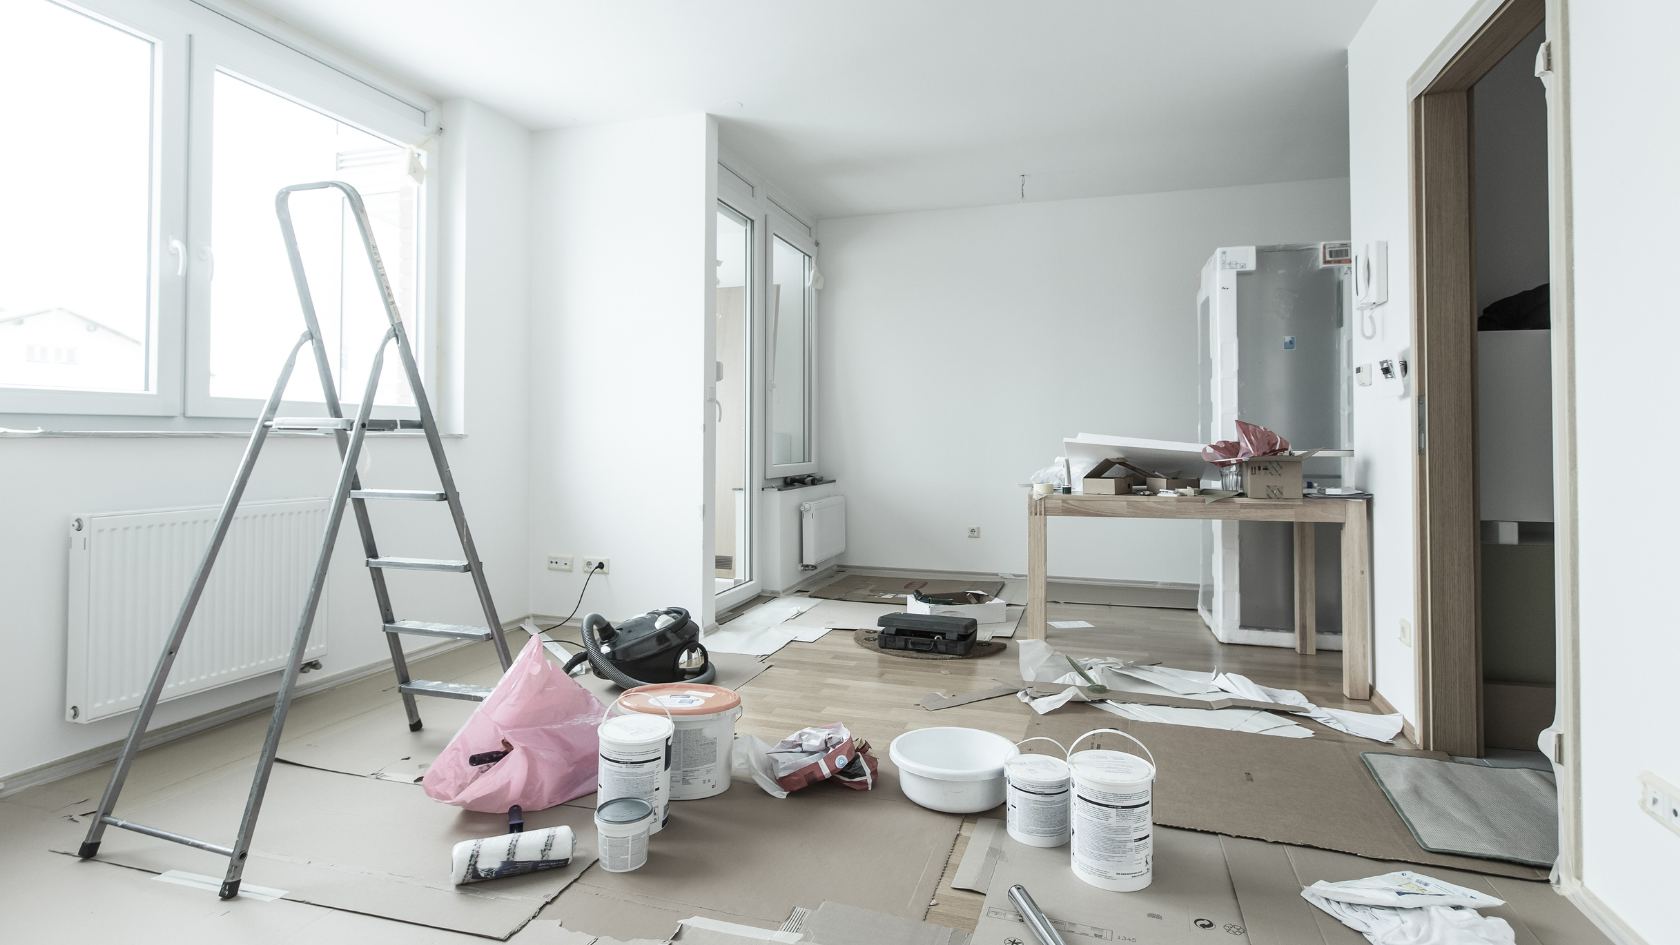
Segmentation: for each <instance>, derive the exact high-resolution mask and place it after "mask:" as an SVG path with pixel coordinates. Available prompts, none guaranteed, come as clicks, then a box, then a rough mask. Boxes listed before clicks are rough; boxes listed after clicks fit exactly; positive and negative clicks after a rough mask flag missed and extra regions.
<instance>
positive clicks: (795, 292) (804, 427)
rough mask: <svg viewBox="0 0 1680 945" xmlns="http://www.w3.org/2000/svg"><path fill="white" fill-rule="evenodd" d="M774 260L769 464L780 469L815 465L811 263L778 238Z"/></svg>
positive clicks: (772, 261) (805, 256)
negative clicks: (809, 369) (809, 349)
mask: <svg viewBox="0 0 1680 945" xmlns="http://www.w3.org/2000/svg"><path fill="white" fill-rule="evenodd" d="M772 243H773V245H774V249H772V250H771V255H772V259H771V260H770V270H771V275H770V278H771V281H772V282H773V283H774V285H772V286H770V299H769V302H770V328H771V331H772V332H774V335H773V337H772V339H771V348H770V353H771V362H770V372H771V374H770V463H771V465H773V466H782V465H786V464H789V463H805V462H810V460H811V448H810V442H809V440H810V435H809V432H808V430H809V427H810V423H809V407H808V402H809V397H808V396H807V388H808V386H809V385H808V383H807V376H806V364H807V358H806V353H805V346H806V344H807V342H808V339H807V338H806V337H805V335H806V328H807V326H808V325H809V323H810V319H809V317H808V315H809V313H808V311H807V306H806V299H807V294H806V291H805V282H806V279H807V278H808V276H809V271H810V267H811V257H809V256H807V255H805V254H804V253H802V252H800V251H799V250H797V249H795V248H794V247H793V245H792V244H790V243H788V242H786V241H784V240H783V239H782V238H781V237H777V238H776V239H775V240H773V241H772Z"/></svg>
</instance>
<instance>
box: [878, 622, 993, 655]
mask: <svg viewBox="0 0 1680 945" xmlns="http://www.w3.org/2000/svg"><path fill="white" fill-rule="evenodd" d="M875 624H876V626H878V627H880V628H881V631H880V639H881V649H883V650H915V651H917V652H920V653H942V654H945V655H947V656H967V655H968V654H969V651H970V650H973V649H974V640H975V635H976V633H977V632H978V631H979V627H980V625H979V624H978V623H976V622H975V620H974V618H973V617H941V616H937V615H935V614H887V615H885V616H883V617H881V618H880V619H879V620H877V621H875Z"/></svg>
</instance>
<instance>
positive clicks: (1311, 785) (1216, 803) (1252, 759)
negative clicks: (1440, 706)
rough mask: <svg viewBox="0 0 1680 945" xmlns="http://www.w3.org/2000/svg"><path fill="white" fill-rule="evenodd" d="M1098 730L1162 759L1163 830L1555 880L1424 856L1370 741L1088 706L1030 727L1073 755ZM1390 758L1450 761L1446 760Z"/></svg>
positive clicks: (1158, 796)
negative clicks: (1072, 748) (1166, 721)
mask: <svg viewBox="0 0 1680 945" xmlns="http://www.w3.org/2000/svg"><path fill="white" fill-rule="evenodd" d="M1098 728H1115V729H1119V730H1121V731H1124V732H1128V733H1130V734H1132V735H1134V736H1136V737H1137V738H1138V739H1139V740H1141V741H1142V742H1143V743H1144V744H1145V745H1147V746H1149V749H1150V751H1151V752H1153V753H1154V755H1155V760H1156V763H1157V767H1158V771H1159V776H1158V780H1157V781H1156V783H1155V822H1156V823H1157V824H1162V825H1167V826H1173V827H1183V828H1187V829H1191V830H1206V831H1211V832H1214V833H1223V834H1228V835H1230V836H1235V837H1250V838H1253V839H1257V840H1271V841H1276V842H1280V843H1291V844H1298V845H1302V846H1312V847H1319V848H1322V849H1326V850H1337V851H1340V852H1343V853H1352V854H1355V855H1358V856H1367V857H1372V858H1376V859H1384V860H1398V861H1401V862H1405V863H1415V864H1421V865H1426V866H1446V867H1451V868H1456V869H1462V870H1469V871H1474V872H1479V873H1491V874H1494V875H1498V876H1513V877H1518V878H1523V879H1540V878H1544V877H1545V875H1546V873H1545V872H1544V871H1542V870H1538V869H1536V868H1534V867H1530V866H1521V865H1518V864H1515V863H1501V862H1499V861H1496V860H1479V859H1475V858H1472V857H1465V856H1453V855H1449V854H1440V853H1430V852H1429V851H1427V850H1424V849H1423V848H1422V847H1420V846H1418V843H1417V840H1415V839H1414V838H1413V837H1412V833H1411V831H1410V830H1408V829H1407V828H1406V824H1405V822H1404V821H1402V820H1401V819H1400V815H1399V814H1398V813H1396V812H1395V810H1394V805H1392V804H1390V803H1389V801H1388V798H1387V797H1385V796H1383V793H1382V789H1381V788H1380V787H1379V786H1378V785H1377V782H1376V780H1375V779H1374V778H1372V777H1371V774H1370V772H1369V771H1368V770H1366V768H1365V764H1364V762H1362V761H1361V760H1360V758H1359V755H1360V752H1361V751H1363V750H1365V749H1366V748H1368V747H1369V745H1370V742H1367V741H1364V740H1357V741H1355V740H1349V741H1336V740H1333V739H1330V738H1324V737H1317V736H1315V737H1313V738H1302V739H1293V738H1272V737H1269V736H1263V735H1253V734H1249V733H1245V732H1222V731H1216V730H1213V729H1202V728H1189V727H1186V726H1181V725H1161V724H1157V723H1152V722H1134V721H1131V720H1129V719H1122V718H1117V717H1115V716H1112V715H1109V714H1107V713H1103V712H1099V711H1098V710H1096V709H1094V708H1092V707H1091V706H1086V705H1069V706H1067V707H1066V708H1064V709H1061V710H1058V711H1056V712H1052V713H1050V714H1048V715H1041V716H1036V717H1034V718H1033V719H1032V720H1031V721H1029V722H1028V724H1027V734H1028V735H1029V736H1033V735H1047V736H1049V737H1051V738H1054V739H1056V740H1057V741H1059V742H1061V743H1062V744H1064V745H1069V744H1071V743H1072V741H1073V739H1075V738H1078V737H1079V736H1080V735H1083V734H1085V733H1086V732H1089V731H1091V730H1092V729H1098ZM1324 731H1328V730H1324ZM1093 743H1094V744H1093ZM1096 745H1101V746H1102V747H1105V748H1116V749H1119V750H1123V751H1131V752H1134V753H1135V752H1136V750H1137V749H1136V747H1135V746H1133V745H1132V743H1131V742H1130V741H1127V740H1126V739H1123V738H1117V737H1115V736H1112V735H1110V736H1102V735H1095V736H1092V737H1091V738H1088V739H1086V740H1085V741H1083V742H1081V743H1080V745H1079V749H1080V750H1083V749H1085V748H1089V747H1095V746H1096ZM1388 750H1389V751H1391V752H1393V753H1395V754H1411V755H1418V756H1421V757H1426V758H1437V759H1441V760H1445V758H1446V756H1445V755H1443V754H1441V753H1439V752H1404V751H1400V750H1399V749H1388Z"/></svg>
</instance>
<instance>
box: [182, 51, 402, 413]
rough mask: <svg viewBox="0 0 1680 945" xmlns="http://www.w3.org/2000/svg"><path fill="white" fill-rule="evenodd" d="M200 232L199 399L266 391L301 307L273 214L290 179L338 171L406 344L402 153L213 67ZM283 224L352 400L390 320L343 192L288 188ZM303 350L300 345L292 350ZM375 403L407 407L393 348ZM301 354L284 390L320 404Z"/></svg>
mask: <svg viewBox="0 0 1680 945" xmlns="http://www.w3.org/2000/svg"><path fill="white" fill-rule="evenodd" d="M214 113H215V117H214V125H213V132H212V157H211V169H212V170H211V197H210V204H211V206H210V216H211V221H210V232H211V241H212V245H213V248H214V260H215V261H214V266H215V268H214V271H213V273H212V281H211V291H210V395H211V396H213V397H253V398H259V399H260V398H266V397H267V396H268V395H269V393H270V392H271V391H272V390H273V389H274V379H275V377H276V376H277V375H278V373H279V371H280V365H281V363H282V362H283V361H284V360H285V357H286V352H287V351H289V350H290V349H291V345H292V343H293V342H294V341H296V340H297V336H298V334H299V333H300V332H301V331H303V312H302V308H301V307H300V305H299V303H298V296H297V289H296V288H295V286H294V284H293V282H292V271H291V265H290V263H289V262H288V261H287V258H286V247H285V242H284V240H282V239H281V236H280V223H279V220H278V219H277V218H276V217H275V213H274V196H275V194H276V193H278V192H279V191H280V188H282V187H286V186H289V185H292V184H303V183H310V182H313V181H322V180H341V181H345V182H346V183H349V184H350V185H351V186H353V187H355V188H356V189H357V190H358V191H360V192H361V194H362V201H363V203H365V204H366V206H367V210H368V216H369V217H370V218H371V219H372V221H373V233H374V240H375V241H376V242H377V243H378V245H379V253H380V256H381V258H382V259H383V261H384V263H385V270H386V273H387V275H388V276H389V277H390V279H391V288H392V290H393V292H394V294H395V295H396V298H397V310H398V312H399V313H400V314H401V315H402V319H403V325H404V329H405V330H406V331H407V332H408V334H409V338H410V340H411V341H413V340H417V339H416V335H415V331H414V326H415V324H416V323H417V320H416V317H415V316H416V311H415V304H416V300H417V295H418V293H417V291H416V287H417V285H418V281H419V266H418V257H417V247H418V246H419V233H418V226H419V214H418V212H417V205H418V188H417V185H416V184H415V181H414V179H413V178H412V177H410V176H409V174H408V151H407V149H406V148H404V147H401V146H399V145H395V144H392V143H391V142H389V141H386V140H385V139H383V138H377V137H375V136H373V135H370V134H368V133H367V132H364V131H360V130H358V129H356V128H352V127H351V126H349V125H346V124H344V123H342V122H340V121H337V120H335V119H333V118H331V117H329V116H327V115H324V114H322V113H320V112H318V111H315V110H314V109H311V108H306V107H304V106H302V105H299V104H297V103H296V102H293V101H291V100H289V99H285V98H281V97H280V96H278V95H275V94H274V93H272V92H269V91H267V90H265V89H260V88H258V87H256V86H254V85H252V84H250V83H249V82H246V81H244V80H242V79H239V78H236V77H234V76H231V75H228V74H226V73H221V72H218V73H217V74H216V78H215V108H214ZM291 210H292V222H293V225H294V227H295V228H296V230H297V240H298V246H299V247H300V250H301V252H302V256H303V263H304V269H305V270H306V271H307V273H308V275H309V289H310V295H311V297H312V298H313V299H314V302H315V314H316V317H317V318H318V319H319V320H320V325H321V333H322V335H323V336H324V337H325V339H326V343H327V348H328V352H329V358H328V360H329V361H330V362H331V364H332V370H333V380H334V383H335V384H337V385H338V391H339V397H340V398H341V399H343V400H344V401H345V402H347V403H353V402H358V401H360V400H361V398H362V390H363V388H364V387H365V385H366V383H367V371H368V367H369V365H370V364H371V363H372V358H373V350H374V348H375V347H376V346H377V345H378V343H379V339H380V338H381V337H382V336H383V335H384V333H385V329H386V328H387V327H388V325H389V322H388V321H387V320H386V316H385V310H384V306H383V305H381V304H380V299H379V287H378V283H377V282H376V281H375V280H374V277H373V271H372V268H371V267H370V266H369V265H368V261H367V255H366V253H365V251H364V250H363V249H362V243H361V238H360V236H359V235H358V233H357V229H356V223H355V218H354V216H353V215H352V214H351V212H350V205H349V201H348V200H346V199H344V198H343V197H342V196H341V195H340V193H339V192H338V191H337V190H317V191H305V192H303V193H297V194H293V195H292V197H291ZM305 357H307V352H306V353H305ZM385 357H386V363H385V369H384V372H383V374H382V375H381V376H380V384H379V396H378V397H377V398H376V399H375V402H376V403H380V404H412V403H414V398H413V397H412V396H410V393H409V390H408V384H407V382H406V380H405V379H404V378H403V374H402V370H401V367H400V365H398V363H397V360H396V350H395V348H391V349H388V350H387V351H386V353H385ZM320 391H321V388H320V382H319V381H318V380H317V379H316V374H315V371H314V369H313V366H312V365H310V364H303V363H300V364H299V365H298V368H297V371H296V373H294V374H293V376H292V384H291V387H290V388H289V389H288V394H287V396H288V397H289V398H294V399H298V400H311V401H318V400H320V399H321V392H320Z"/></svg>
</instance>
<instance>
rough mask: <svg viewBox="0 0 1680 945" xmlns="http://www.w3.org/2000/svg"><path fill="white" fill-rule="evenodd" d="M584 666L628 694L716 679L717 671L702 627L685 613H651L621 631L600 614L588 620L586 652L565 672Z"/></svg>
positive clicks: (677, 610)
mask: <svg viewBox="0 0 1680 945" xmlns="http://www.w3.org/2000/svg"><path fill="white" fill-rule="evenodd" d="M585 660H588V661H589V666H590V668H591V669H593V670H594V671H595V675H596V676H599V677H600V678H602V679H609V680H612V681H613V682H615V683H617V684H619V685H620V686H623V687H624V688H625V689H634V688H636V687H637V686H647V685H652V684H653V683H673V682H690V683H702V684H703V683H709V682H711V681H712V680H713V679H716V678H717V667H715V666H713V665H712V661H711V657H710V656H708V655H707V653H706V648H705V647H704V646H703V645H701V643H700V625H699V624H697V623H695V622H694V621H693V620H692V619H690V617H689V615H688V611H686V610H684V609H683V608H681V607H666V608H665V609H664V610H650V611H648V612H647V613H645V614H642V615H640V616H638V617H631V618H630V619H629V620H626V621H624V622H623V623H621V624H619V625H618V626H616V627H614V626H613V625H612V624H611V623H609V622H607V618H605V617H603V616H601V615H600V614H586V615H585V616H584V618H583V652H582V653H578V654H577V655H575V656H573V657H572V658H571V659H569V660H567V661H566V672H567V673H568V674H570V673H571V671H572V670H573V669H575V668H577V667H578V666H579V665H581V664H582V663H583V662H584V661H585Z"/></svg>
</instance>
